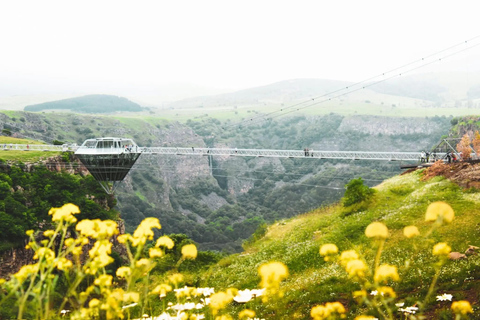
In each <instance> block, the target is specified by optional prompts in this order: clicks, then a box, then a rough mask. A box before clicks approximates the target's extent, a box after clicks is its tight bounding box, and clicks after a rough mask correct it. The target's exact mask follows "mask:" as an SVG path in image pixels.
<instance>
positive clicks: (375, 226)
mask: <svg viewBox="0 0 480 320" xmlns="http://www.w3.org/2000/svg"><path fill="white" fill-rule="evenodd" d="M365 235H366V236H367V237H369V238H375V239H386V238H388V229H387V226H386V225H384V224H383V223H381V222H372V223H370V224H369V225H368V227H367V229H365Z"/></svg>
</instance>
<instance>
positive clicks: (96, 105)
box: [24, 94, 142, 113]
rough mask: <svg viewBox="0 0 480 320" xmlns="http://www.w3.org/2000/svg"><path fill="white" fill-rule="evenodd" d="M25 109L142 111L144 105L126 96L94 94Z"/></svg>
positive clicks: (104, 111) (30, 106)
mask: <svg viewBox="0 0 480 320" xmlns="http://www.w3.org/2000/svg"><path fill="white" fill-rule="evenodd" d="M24 110H25V111H33V112H36V111H43V110H70V111H73V112H80V113H111V112H119V111H131V112H138V111H142V107H141V106H140V105H139V104H137V103H135V102H132V101H130V100H128V99H126V98H122V97H117V96H111V95H104V94H92V95H87V96H83V97H76V98H70V99H63V100H58V101H51V102H45V103H40V104H34V105H29V106H26V107H25V108H24Z"/></svg>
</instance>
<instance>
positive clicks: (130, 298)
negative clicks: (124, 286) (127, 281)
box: [123, 292, 140, 303]
mask: <svg viewBox="0 0 480 320" xmlns="http://www.w3.org/2000/svg"><path fill="white" fill-rule="evenodd" d="M139 299H140V295H139V294H138V292H126V293H124V294H123V302H126V303H127V302H134V303H136V302H138V300H139Z"/></svg>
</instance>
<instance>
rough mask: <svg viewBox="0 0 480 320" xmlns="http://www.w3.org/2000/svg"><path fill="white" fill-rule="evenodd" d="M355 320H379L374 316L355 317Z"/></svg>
mask: <svg viewBox="0 0 480 320" xmlns="http://www.w3.org/2000/svg"><path fill="white" fill-rule="evenodd" d="M355 320H378V318H375V317H373V316H358V317H355Z"/></svg>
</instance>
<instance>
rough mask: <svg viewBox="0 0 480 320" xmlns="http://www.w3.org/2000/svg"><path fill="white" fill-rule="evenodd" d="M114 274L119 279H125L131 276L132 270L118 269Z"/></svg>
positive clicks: (127, 268) (126, 268) (128, 268)
mask: <svg viewBox="0 0 480 320" xmlns="http://www.w3.org/2000/svg"><path fill="white" fill-rule="evenodd" d="M116 274H117V277H119V278H127V277H129V276H130V275H131V274H132V269H130V267H120V268H118V269H117V272H116Z"/></svg>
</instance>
